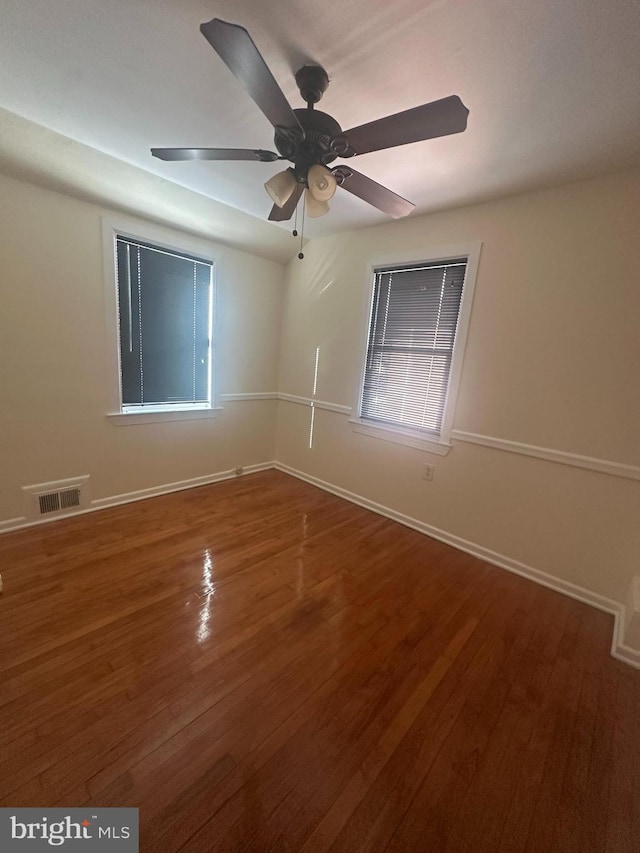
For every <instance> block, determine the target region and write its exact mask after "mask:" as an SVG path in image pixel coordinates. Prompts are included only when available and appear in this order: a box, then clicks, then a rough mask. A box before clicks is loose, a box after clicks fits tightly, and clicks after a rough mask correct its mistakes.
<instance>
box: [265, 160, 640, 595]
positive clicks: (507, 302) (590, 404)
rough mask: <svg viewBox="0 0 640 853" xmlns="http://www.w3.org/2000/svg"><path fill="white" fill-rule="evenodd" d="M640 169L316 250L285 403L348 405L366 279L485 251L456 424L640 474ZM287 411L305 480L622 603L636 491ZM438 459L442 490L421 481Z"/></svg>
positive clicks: (287, 441) (294, 334)
mask: <svg viewBox="0 0 640 853" xmlns="http://www.w3.org/2000/svg"><path fill="white" fill-rule="evenodd" d="M639 199H640V172H638V171H634V172H631V173H626V174H618V175H614V176H610V177H607V178H602V179H598V180H592V181H584V182H580V183H576V184H571V185H566V186H562V187H557V188H554V189H550V190H547V191H543V192H537V193H531V194H527V195H522V196H517V197H513V198H508V199H504V200H501V201H497V202H491V203H486V204H481V205H474V206H473V207H467V208H461V209H457V210H452V211H448V212H445V213H440V214H435V215H431V216H426V217H418V218H411V219H408V220H404V221H401V222H394V223H391V224H385V225H381V226H379V227H375V228H369V229H366V230H361V231H355V232H351V233H346V234H342V235H340V236H337V237H333V238H327V239H323V240H317V241H312V242H311V243H310V244H309V245H308V246H307V248H306V249H305V259H304V261H302V262H300V261H298V260H297V259H296V260H293V261H292V262H291V263H290V264H289V267H288V270H287V293H286V299H285V308H284V314H283V329H282V344H281V361H280V386H279V388H280V391H281V392H285V393H288V394H295V395H301V396H305V397H308V396H310V395H311V391H312V385H313V372H314V361H315V353H316V348H317V347H319V348H320V358H319V370H318V387H317V398H318V399H320V400H325V401H329V402H332V403H336V404H341V405H347V406H351V405H354V403H355V395H356V392H357V387H358V383H359V379H360V370H361V366H362V357H363V347H364V344H365V339H364V326H365V320H364V318H365V317H366V312H367V287H366V282H365V279H366V267H367V263H368V262H369V261H370V259H371V258H375V257H380V256H384V255H385V254H394V255H397V254H398V253H406V256H407V257H409V258H411V257H416V256H419V257H420V256H422V257H428V256H429V253H430V252H431V251H433V252H438V250H439V249H440V248H442V247H447V246H450V245H452V244H454V245H455V244H459V243H468V242H472V241H482V244H483V245H482V253H481V257H480V265H479V271H478V277H477V282H476V290H475V299H474V306H473V310H472V314H471V323H470V328H469V337H468V342H467V348H466V353H465V360H464V366H463V372H462V377H461V382H460V389H459V395H458V401H457V408H456V414H455V419H454V428H455V429H458V430H462V431H466V432H470V433H476V434H481V435H484V436H490V437H495V438H500V439H506V440H509V441H513V442H520V443H524V444H529V445H536V446H541V447H545V448H550V449H552V450H557V451H563V452H565V453H572V454H579V455H582V456H587V457H594V458H597V459H604V460H609V461H612V462H618V463H621V464H626V465H631V466H638V465H640V440H639V435H640V381H639V376H640V333H639V328H640V324H639V320H640V286H639V283H638V270H640V240H639V239H638V223H639V205H638V201H639ZM309 418H310V412H309V409H308V408H306V407H304V406H301V405H297V404H294V403H291V402H280V404H279V416H278V441H277V453H276V456H277V459H278V460H279V461H281V462H283V463H284V464H286V465H289V466H291V467H293V468H295V469H297V470H299V471H302V472H304V473H305V474H308V475H311V476H314V477H317V478H318V479H321V480H323V481H325V482H327V483H330V484H332V485H333V486H338V487H340V488H343V489H346V490H348V491H350V492H353V493H355V494H357V495H360V496H362V497H364V498H366V499H368V500H371V501H375V502H377V503H379V504H382V505H384V506H387V507H389V508H391V509H392V510H395V511H396V512H400V513H403V514H405V515H407V516H409V517H411V518H414V519H417V520H418V521H421V522H424V523H426V524H429V525H432V526H435V527H437V528H440V529H442V530H444V531H446V532H447V533H450V534H453V535H455V536H458V537H462V538H463V539H465V540H468V541H469V542H471V543H475V544H477V545H480V546H483V547H485V548H488V549H491V550H492V551H495V552H497V553H498V554H501V555H504V556H506V557H507V558H510V559H511V560H517V561H520V562H522V563H524V564H526V565H528V566H531V567H532V568H534V569H537V570H539V571H543V572H546V573H548V574H551V575H553V576H554V577H557V578H560V579H563V580H565V581H569V582H571V583H574V584H577V585H579V586H581V587H584V588H586V589H588V590H591V591H593V592H596V593H598V594H601V595H605V596H608V597H611V598H613V599H615V600H617V601H624V597H625V594H626V590H627V587H628V584H629V582H630V578H631V576H632V575H633V574H634V573H637V572H638V568H639V565H638V560H639V555H640V524H639V523H638V518H639V514H640V483H639V482H638V481H634V480H629V479H624V478H620V477H613V476H610V475H607V474H602V473H596V472H593V471H589V470H581V469H579V468H573V467H568V466H566V465H562V464H557V463H556V462H550V461H546V460H540V459H534V458H531V457H528V456H521V455H517V454H513V453H506V452H504V451H502V450H495V449H489V448H486V447H480V446H477V445H471V444H466V443H464V444H463V443H462V442H458V441H456V442H454V447H453V449H452V450H451V452H450V453H449V455H448V456H446V457H437V456H431V455H429V454H427V453H424V452H423V451H419V450H416V449H413V448H410V447H406V446H400V445H397V444H391V443H389V442H386V441H384V442H383V441H379V440H377V439H374V438H370V437H367V436H363V435H359V434H356V433H354V432H353V425H352V424H350V423H349V421H348V418H347V417H346V416H345V415H343V414H339V413H335V412H331V411H323V410H316V418H315V427H314V444H313V448H312V449H309V447H308V437H309ZM426 461H429V462H435V465H436V470H435V477H434V480H433V481H432V482H427V481H425V480H423V479H421V472H422V465H423V464H424V462H426Z"/></svg>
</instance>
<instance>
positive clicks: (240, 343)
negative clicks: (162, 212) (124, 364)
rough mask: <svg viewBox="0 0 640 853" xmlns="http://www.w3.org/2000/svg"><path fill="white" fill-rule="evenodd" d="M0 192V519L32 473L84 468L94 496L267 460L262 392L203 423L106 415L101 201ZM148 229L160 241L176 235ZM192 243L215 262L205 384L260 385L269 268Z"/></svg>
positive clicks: (272, 293)
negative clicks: (212, 342)
mask: <svg viewBox="0 0 640 853" xmlns="http://www.w3.org/2000/svg"><path fill="white" fill-rule="evenodd" d="M0 198H1V199H2V203H1V204H0V241H1V257H0V293H1V295H0V377H1V378H0V394H1V411H0V523H1V522H2V521H3V520H7V519H10V518H15V517H19V516H22V515H23V502H22V492H21V488H20V487H21V486H24V485H28V484H32V483H41V482H48V481H51V480H58V479H62V478H67V477H74V476H78V475H83V474H89V475H90V477H91V494H92V497H93V498H94V499H102V498H108V497H111V496H114V495H119V494H123V493H127V492H130V491H137V490H140V489H146V488H151V487H154V486H159V485H163V484H167V483H174V482H177V481H182V480H186V479H191V478H193V477H200V476H205V475H209V474H215V473H217V472H220V471H225V470H229V469H231V468H235V467H236V466H240V465H251V464H255V463H263V462H269V461H271V460H272V459H273V454H274V434H275V415H276V403H275V402H273V401H262V402H236V403H227V404H225V405H224V410H223V411H222V412H220V413H219V415H218V417H216V418H214V419H199V420H191V421H188V422H168V423H155V424H136V425H134V426H116V425H115V424H114V423H113V422H112V421H109V420H108V419H107V418H106V417H105V415H106V413H107V412H108V411H109V409H110V394H109V389H110V387H112V386H113V376H112V375H111V374H112V367H111V365H112V362H111V360H110V352H109V337H110V333H111V332H112V330H109V329H108V328H107V324H106V323H105V305H106V299H105V287H104V283H103V278H104V276H103V246H102V240H103V238H102V216H103V214H107V215H110V211H108V210H104V209H102V208H100V207H98V206H95V205H92V204H90V203H86V202H83V201H79V200H77V199H74V198H71V197H69V196H66V195H62V194H59V193H56V192H52V191H49V190H45V189H42V188H39V187H36V186H34V185H31V184H28V183H23V182H19V181H16V180H13V179H8V178H4V177H0ZM113 215H114V216H117V214H113ZM129 221H130V220H129ZM139 224H140V227H147V224H146V223H144V222H140V223H139ZM132 227H135V222H134V224H133V226H132ZM156 230H157V233H158V235H159V237H162V239H163V240H164V242H166V243H168V244H174V245H175V244H178V245H180V244H181V241H182V240H183V239H184V236H183V235H180V234H179V233H178V232H173V231H170V230H167V229H161V228H157V229H156ZM198 245H199V246H201V247H202V249H201V250H202V251H205V252H208V253H212V254H213V256H214V257H215V258H216V262H217V268H218V275H217V289H218V293H217V309H218V324H217V330H218V333H219V339H218V346H217V355H218V362H217V370H216V376H217V385H218V391H219V393H223V394H224V393H238V392H254V391H263V390H265V389H268V390H274V389H275V387H276V384H277V359H278V344H279V324H280V315H281V302H282V286H283V284H282V279H283V268H282V266H281V265H279V264H276V263H272V262H270V261H265V260H262V259H258V258H255V257H252V256H251V255H248V254H245V253H242V252H239V251H234V250H231V249H228V248H225V247H222V246H216V245H215V244H211V243H204V242H202V241H200V242H199V243H198Z"/></svg>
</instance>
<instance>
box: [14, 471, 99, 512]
mask: <svg viewBox="0 0 640 853" xmlns="http://www.w3.org/2000/svg"><path fill="white" fill-rule="evenodd" d="M88 480H89V477H88V476H86V477H74V478H73V479H70V480H58V481H57V482H55V483H40V484H39V485H37V486H23V488H22V491H23V492H24V495H25V503H26V506H25V510H26V515H27V517H28V518H31V519H33V520H35V519H38V518H41V517H42V516H44V515H47V516H55V515H63V514H64V515H67V514H68V513H70V512H79V511H80V510H83V509H88V508H89V506H90V501H89V494H88V488H89V484H88Z"/></svg>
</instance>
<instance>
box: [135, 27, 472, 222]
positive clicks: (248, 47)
mask: <svg viewBox="0 0 640 853" xmlns="http://www.w3.org/2000/svg"><path fill="white" fill-rule="evenodd" d="M200 31H201V32H202V34H203V35H204V37H205V38H206V39H207V41H208V42H209V44H210V45H211V47H212V48H213V49H214V50H215V51H216V53H217V54H218V55H219V56H220V58H221V59H222V60H223V62H224V63H225V64H226V65H227V67H228V68H229V70H230V71H231V72H232V73H233V74H234V75H235V76H236V77H237V79H238V80H239V81H240V83H241V84H242V85H243V86H244V88H245V89H246V91H247V92H248V94H249V95H250V96H251V97H252V98H253V100H254V101H255V103H256V104H257V106H258V107H259V108H260V109H261V110H262V112H263V113H264V115H265V116H266V117H267V119H268V120H269V121H270V122H271V124H272V125H273V127H274V129H275V138H274V144H275V147H276V149H277V151H278V153H277V154H276V153H275V152H273V151H263V150H262V149H251V148H246V149H245V148H152V149H151V153H152V154H153V156H154V157H159V158H160V159H161V160H258V161H261V162H264V163H271V162H274V161H276V160H288V161H289V162H290V163H292V165H291V166H289V167H288V168H287V169H286V170H285V171H284V172H279V173H278V174H276V175H274V176H273V178H271V179H270V180H269V181H267V183H266V184H265V189H266V190H267V192H268V193H269V195H270V197H271V198H272V200H273V202H274V205H273V207H272V209H271V212H270V213H269V219H270V220H272V221H275V222H284V221H286V220H288V219H290V218H291V216H292V215H293V212H294V210H295V209H296V207H297V204H298V201H299V199H300V196H301V195H302V193H303V191H304V190H305V189H308V192H307V193H306V204H305V207H306V212H307V215H309V216H322V215H324V214H325V213H327V212H328V210H329V206H328V204H327V202H328V201H329V199H330V198H332V196H333V194H334V193H335V191H336V188H337V187H338V186H340V187H342V188H343V189H345V190H347V192H350V193H352V194H353V195H355V196H358V198H361V199H363V201H366V202H368V203H369V204H371V205H373V206H374V207H377V208H378V210H381V211H383V213H386V214H388V215H389V216H392V217H394V218H398V217H401V216H406V215H407V214H409V213H411V211H412V210H413V208H414V207H415V205H413V204H412V203H411V202H410V201H407V200H406V199H404V198H402V197H401V196H399V195H397V194H396V193H394V192H392V191H391V190H389V189H387V188H386V187H383V186H382V185H381V184H378V183H376V181H373V180H371V178H368V177H367V176H366V175H363V174H361V173H360V172H356V170H355V169H352V168H351V167H350V166H347V165H338V166H334V167H333V168H331V169H329V168H328V164H329V163H332V162H333V161H334V160H336V159H337V158H339V157H340V158H350V157H354V156H356V155H358V154H367V153H368V152H370V151H380V150H382V149H385V148H395V147H396V146H398V145H406V144H407V143H410V142H419V141H422V140H424V139H433V138H436V137H438V136H448V135H449V134H452V133H461V132H462V131H463V130H465V128H466V126H467V116H468V114H469V110H468V109H467V108H466V107H465V106H464V104H463V103H462V101H461V100H460V98H459V97H458V96H457V95H451V96H450V97H448V98H442V99H441V100H438V101H432V102H431V103H429V104H423V105H422V106H419V107H414V108H413V109H410V110H405V111H404V112H401V113H396V114H395V115H390V116H386V117H385V118H381V119H378V120H377V121H372V122H369V123H368V124H362V125H360V126H359V127H354V128H351V130H347V131H343V130H342V128H341V127H340V125H339V124H338V122H337V121H336V120H335V119H334V118H333V117H332V116H330V115H328V114H327V113H323V112H320V111H319V110H316V109H314V104H316V103H317V102H318V101H319V100H320V99H321V97H322V95H323V93H324V92H325V90H326V88H327V86H328V85H329V77H328V75H327V72H326V71H325V70H324V68H321V67H320V66H317V65H305V66H303V67H302V68H300V69H299V70H298V72H297V73H296V75H295V79H296V83H297V84H298V89H299V90H300V94H301V95H302V99H303V100H304V101H305V102H306V104H307V106H306V108H305V109H295V110H294V109H291V107H290V105H289V103H288V101H287V99H286V98H285V96H284V94H283V92H282V90H281V89H280V87H279V86H278V84H277V82H276V80H275V78H274V76H273V74H272V73H271V71H270V70H269V68H268V66H267V64H266V62H265V61H264V59H263V58H262V56H261V54H260V52H259V50H258V48H257V47H256V46H255V44H254V42H253V39H252V38H251V36H250V35H249V33H248V32H247V30H245V29H244V27H240V26H238V25H236V24H229V23H227V22H226V21H221V20H220V19H219V18H213V20H211V21H208V22H207V23H204V24H202V25H201V26H200ZM294 233H295V232H294Z"/></svg>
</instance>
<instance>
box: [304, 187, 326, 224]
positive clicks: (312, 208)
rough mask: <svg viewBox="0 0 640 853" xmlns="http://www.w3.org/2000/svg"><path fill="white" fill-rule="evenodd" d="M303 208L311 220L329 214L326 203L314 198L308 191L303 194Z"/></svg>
mask: <svg viewBox="0 0 640 853" xmlns="http://www.w3.org/2000/svg"><path fill="white" fill-rule="evenodd" d="M304 206H305V210H306V214H307V216H310V217H311V218H312V219H317V218H318V217H319V216H324V215H325V214H326V213H329V205H328V204H327V202H326V201H320V200H319V199H317V198H314V197H313V195H312V194H311V192H310V191H309V190H307V192H306V194H305V200H304Z"/></svg>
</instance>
